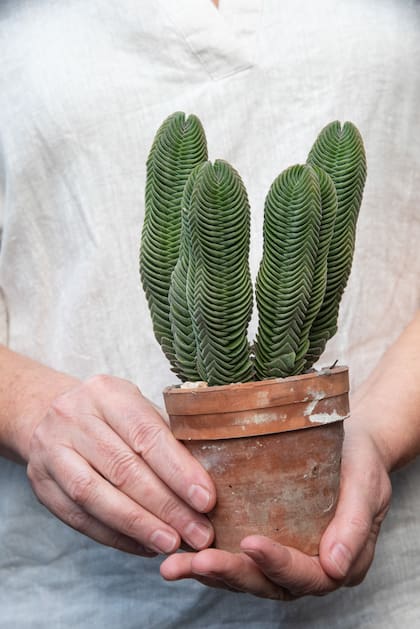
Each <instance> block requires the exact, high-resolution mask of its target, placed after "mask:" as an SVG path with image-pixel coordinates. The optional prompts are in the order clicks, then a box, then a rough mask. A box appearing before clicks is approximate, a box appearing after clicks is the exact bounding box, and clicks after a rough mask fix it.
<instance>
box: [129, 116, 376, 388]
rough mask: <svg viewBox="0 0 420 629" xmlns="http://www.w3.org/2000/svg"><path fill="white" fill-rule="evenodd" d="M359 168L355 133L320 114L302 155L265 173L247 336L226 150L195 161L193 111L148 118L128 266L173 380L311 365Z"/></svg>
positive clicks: (222, 378) (282, 371)
mask: <svg viewBox="0 0 420 629" xmlns="http://www.w3.org/2000/svg"><path fill="white" fill-rule="evenodd" d="M365 179H366V157H365V152H364V147H363V142H362V139H361V136H360V133H359V132H358V130H357V129H356V127H355V126H354V125H353V124H352V123H350V122H346V123H345V124H344V125H343V126H341V125H340V123H339V122H332V123H331V124H329V125H327V126H326V127H325V128H324V129H323V130H322V131H321V133H320V134H319V136H318V138H317V140H316V141H315V143H314V145H313V147H312V149H311V151H310V153H309V157H308V159H307V163H306V164H298V165H295V166H291V167H290V168H287V169H286V170H285V171H283V172H282V173H281V174H280V175H279V176H278V177H277V178H276V179H275V180H274V182H273V184H272V185H271V188H270V190H269V192H268V194H267V197H266V200H265V208H264V228H263V229H264V233H263V235H264V249H263V256H262V260H261V263H260V268H259V271H258V276H257V280H256V301H257V306H258V315H259V323H258V332H257V337H256V340H255V344H254V345H253V346H252V347H250V344H249V342H248V338H247V328H248V324H249V321H250V318H251V313H252V301H253V297H252V284H251V276H250V270H249V262H248V257H249V246H250V243H249V240H250V208H249V202H248V197H247V193H246V189H245V186H244V184H243V182H242V180H241V178H240V176H239V174H238V173H237V171H236V170H235V169H234V168H233V167H232V166H231V165H230V164H228V163H227V162H225V161H223V160H216V161H215V162H214V163H213V164H212V163H211V162H209V161H207V147H206V139H205V135H204V131H203V128H202V125H201V123H200V121H199V120H198V118H197V117H195V116H193V115H191V116H189V117H188V118H186V117H185V114H183V113H182V112H176V113H175V114H172V116H169V118H167V119H166V120H165V121H164V122H163V124H162V125H161V127H160V128H159V130H158V132H157V134H156V136H155V140H154V142H153V145H152V148H151V151H150V154H149V158H148V162H147V181H146V212H145V219H144V226H143V231H142V242H141V252H140V272H141V278H142V283H143V288H144V290H145V293H146V297H147V300H148V304H149V308H150V312H151V316H152V322H153V329H154V333H155V336H156V338H157V340H158V342H159V343H160V344H161V346H162V349H163V351H164V353H165V355H166V356H167V357H168V359H169V360H170V363H171V367H172V370H173V371H174V372H175V373H176V374H177V375H178V377H179V378H180V379H181V380H182V381H187V380H189V381H197V380H205V381H206V382H207V383H208V384H209V385H216V384H226V383H230V382H246V381H248V380H252V379H264V378H271V377H286V376H289V375H295V374H299V373H302V372H304V371H306V370H308V369H310V368H311V367H312V365H313V364H314V363H315V362H316V361H317V360H318V358H319V357H320V355H321V354H322V352H323V350H324V348H325V344H326V343H327V341H328V340H329V339H330V338H331V337H332V336H333V335H334V334H335V332H336V330H337V318H338V311H339V305H340V300H341V297H342V294H343V292H344V289H345V287H346V284H347V280H348V277H349V274H350V269H351V264H352V259H353V252H354V244H355V231H356V222H357V216H358V213H359V209H360V205H361V200H362V194H363V187H364V183H365Z"/></svg>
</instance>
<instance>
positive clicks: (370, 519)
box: [319, 455, 390, 581]
mask: <svg viewBox="0 0 420 629" xmlns="http://www.w3.org/2000/svg"><path fill="white" fill-rule="evenodd" d="M360 456H361V455H360ZM389 497H390V482H389V478H388V477H387V476H386V474H385V473H384V472H383V471H382V470H380V469H379V466H378V465H377V462H375V461H372V462H371V461H366V464H365V465H360V464H358V465H354V464H353V465H352V467H350V463H347V464H345V466H344V467H343V473H342V480H341V487H340V496H339V501H338V504H337V509H336V513H335V516H334V519H333V520H332V521H331V523H330V524H329V526H328V528H327V530H326V531H325V533H324V535H323V537H322V539H321V544H320V551H319V555H320V563H321V565H322V567H323V568H324V570H325V571H326V573H327V574H329V575H330V576H331V577H332V578H335V579H340V580H342V581H347V580H348V579H349V578H350V575H351V572H352V569H353V566H354V564H355V562H356V561H358V558H359V557H360V556H361V555H362V554H365V555H366V556H365V558H364V559H361V560H360V561H359V570H360V566H361V565H364V563H363V562H365V565H366V570H367V569H368V568H369V565H370V563H371V561H372V559H373V552H372V548H371V545H370V549H369V540H370V539H371V535H372V533H373V538H372V539H374V540H376V537H377V533H378V531H379V526H380V523H381V522H382V520H383V519H384V517H385V514H386V512H387V509H388V505H389Z"/></svg>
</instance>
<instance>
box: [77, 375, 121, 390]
mask: <svg viewBox="0 0 420 629" xmlns="http://www.w3.org/2000/svg"><path fill="white" fill-rule="evenodd" d="M114 383H115V377H114V376H110V375H109V374H106V373H99V374H95V375H94V376H90V377H89V378H87V379H86V380H85V381H84V385H85V387H87V388H88V389H92V390H93V391H103V390H104V389H110V388H111V387H113V386H114Z"/></svg>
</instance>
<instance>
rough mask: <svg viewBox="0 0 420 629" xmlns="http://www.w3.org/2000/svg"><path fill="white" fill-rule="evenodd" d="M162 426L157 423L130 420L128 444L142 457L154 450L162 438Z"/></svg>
mask: <svg viewBox="0 0 420 629" xmlns="http://www.w3.org/2000/svg"><path fill="white" fill-rule="evenodd" d="M162 433H163V428H162V426H160V425H159V424H155V423H151V422H150V423H148V422H132V425H131V429H130V432H129V440H130V444H131V446H132V448H133V450H134V452H137V453H138V454H141V455H142V456H143V457H147V455H148V454H149V453H150V452H151V451H152V450H155V449H156V448H157V447H158V445H159V442H160V440H161V438H162Z"/></svg>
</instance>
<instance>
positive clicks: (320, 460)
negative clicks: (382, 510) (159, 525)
mask: <svg viewBox="0 0 420 629" xmlns="http://www.w3.org/2000/svg"><path fill="white" fill-rule="evenodd" d="M342 440H343V424H342V422H336V423H333V424H328V425H325V426H320V427H317V428H312V429H310V428H308V429H307V430H299V431H290V432H284V433H279V434H275V435H263V436H259V437H243V438H238V439H221V440H217V441H215V440H212V441H189V442H186V443H185V445H186V447H187V448H188V449H189V450H190V452H191V453H192V454H193V456H195V457H196V458H197V459H198V460H199V461H200V462H201V463H202V464H203V466H204V467H205V468H206V469H207V470H208V472H209V474H210V475H211V477H212V478H213V480H214V482H215V485H216V491H217V505H216V507H215V509H214V510H213V511H212V512H211V513H210V519H211V521H212V522H213V525H214V527H215V531H216V539H215V546H216V547H217V548H223V549H225V550H230V551H238V550H239V544H240V541H241V540H242V539H243V538H244V537H246V536H247V535H250V534H253V533H258V534H260V535H267V536H268V537H270V538H272V539H274V540H276V541H279V542H281V543H283V544H286V545H288V546H293V547H295V548H299V549H300V550H302V551H303V552H306V553H308V554H310V555H316V554H318V548H319V540H320V538H321V535H322V533H323V532H324V530H325V528H326V527H327V525H328V523H329V522H330V520H331V519H332V516H333V515H334V511H335V506H336V502H337V495H338V489H339V474H340V461H341V447H342Z"/></svg>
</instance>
